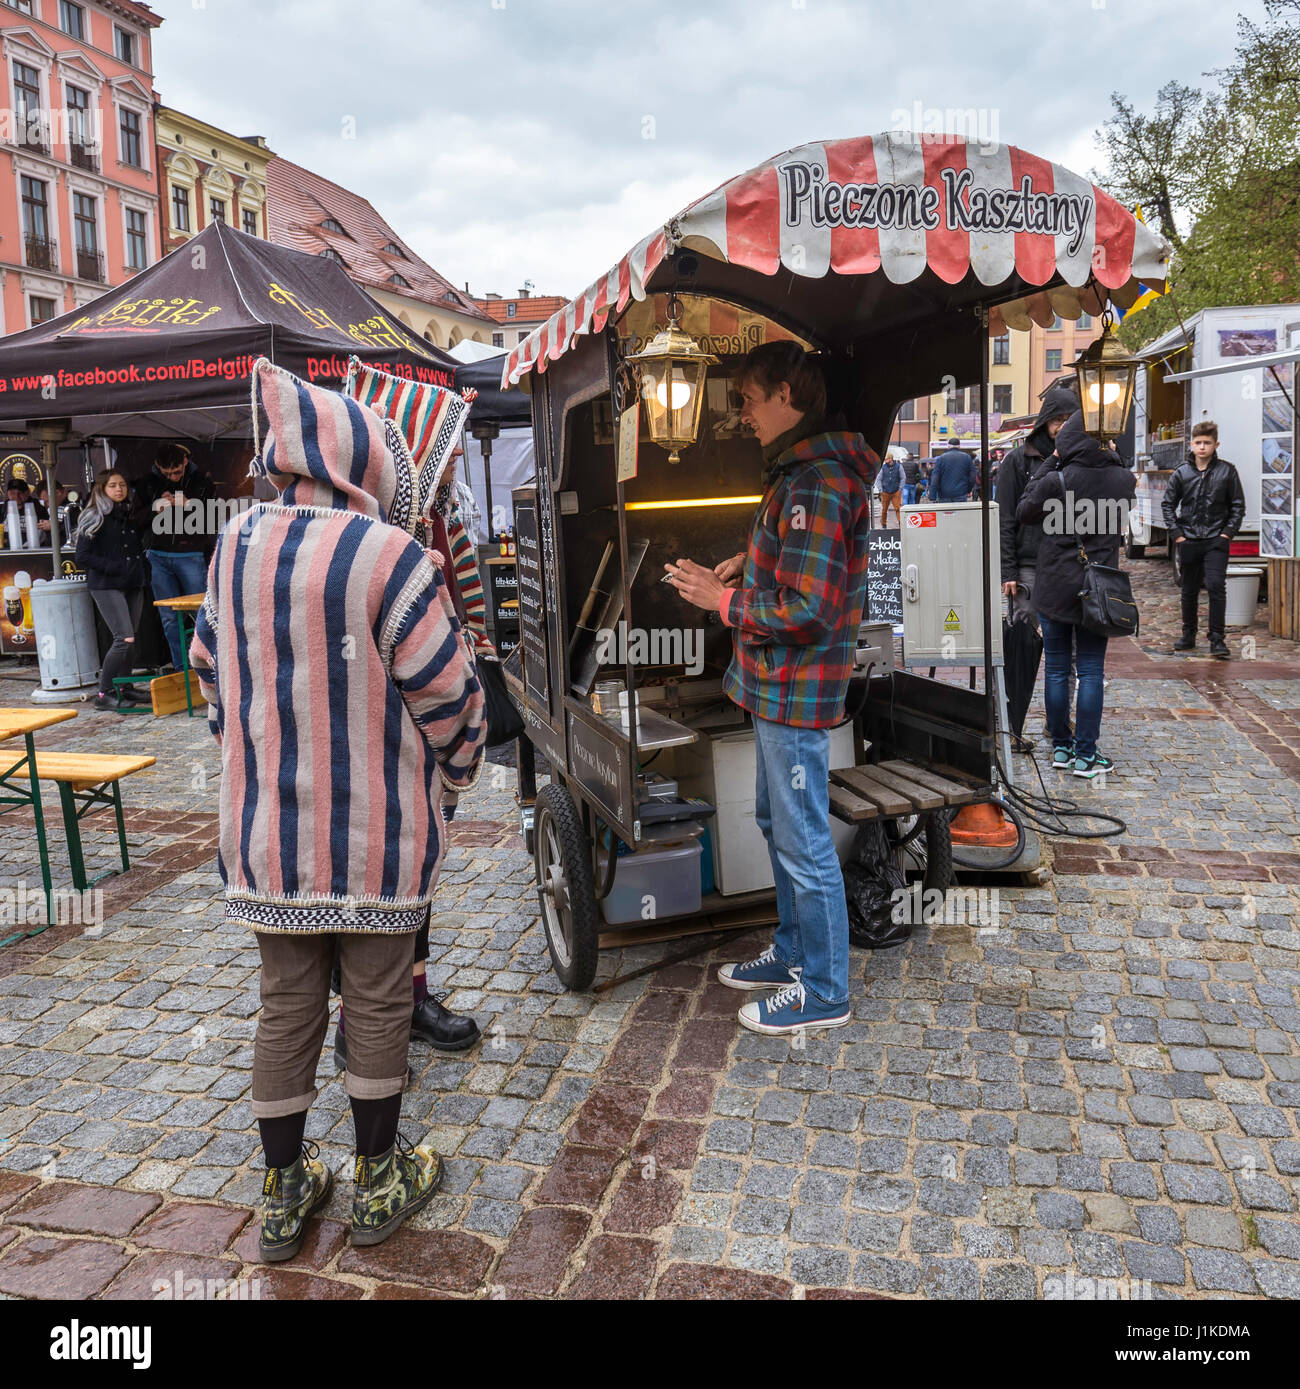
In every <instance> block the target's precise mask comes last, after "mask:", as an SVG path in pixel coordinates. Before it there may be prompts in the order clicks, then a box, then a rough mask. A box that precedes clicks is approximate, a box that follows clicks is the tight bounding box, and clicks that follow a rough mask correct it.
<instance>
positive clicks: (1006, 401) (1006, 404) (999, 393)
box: [993, 386, 1011, 415]
mask: <svg viewBox="0 0 1300 1389" xmlns="http://www.w3.org/2000/svg"><path fill="white" fill-rule="evenodd" d="M993 413H994V414H995V415H1009V414H1010V413H1011V387H1010V386H994V387H993Z"/></svg>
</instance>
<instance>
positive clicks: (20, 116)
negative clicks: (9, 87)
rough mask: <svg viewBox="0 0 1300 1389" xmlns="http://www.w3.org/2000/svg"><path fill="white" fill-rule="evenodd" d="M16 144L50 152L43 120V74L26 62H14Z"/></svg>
mask: <svg viewBox="0 0 1300 1389" xmlns="http://www.w3.org/2000/svg"><path fill="white" fill-rule="evenodd" d="M14 124H15V126H16V129H15V131H14V135H15V137H16V138H15V144H17V145H19V146H24V147H26V148H27V149H33V150H38V151H39V152H40V153H41V154H49V152H50V147H49V144H48V143H47V141H46V135H45V127H44V122H43V121H42V120H41V75H40V73H39V72H37V70H36V69H35V68H32V67H28V66H27V64H26V63H15V64H14Z"/></svg>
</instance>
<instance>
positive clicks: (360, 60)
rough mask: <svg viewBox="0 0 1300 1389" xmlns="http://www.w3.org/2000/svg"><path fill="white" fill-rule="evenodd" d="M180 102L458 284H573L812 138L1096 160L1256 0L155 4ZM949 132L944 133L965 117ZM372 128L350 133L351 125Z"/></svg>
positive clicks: (160, 61) (514, 288)
mask: <svg viewBox="0 0 1300 1389" xmlns="http://www.w3.org/2000/svg"><path fill="white" fill-rule="evenodd" d="M155 7H156V9H157V10H158V11H159V12H160V13H162V14H163V15H164V16H165V17H166V22H165V23H164V24H163V26H162V28H161V29H160V30H158V31H157V34H156V37H155V47H154V70H155V85H156V87H157V90H158V92H159V94H160V96H161V98H162V100H163V101H164V102H165V103H166V104H167V105H169V106H174V107H177V108H179V109H181V110H183V111H186V112H188V113H189V114H191V115H194V116H197V117H200V118H202V119H204V120H207V121H210V122H212V123H213V124H214V125H218V126H221V127H223V128H225V129H228V130H231V131H233V132H234V133H235V134H238V135H250V134H261V135H265V136H266V138H267V140H268V141H269V142H270V145H271V148H272V149H273V150H275V151H276V153H278V154H282V155H284V157H285V158H287V159H291V160H293V161H294V162H295V163H298V164H303V165H305V166H307V167H308V168H310V169H313V170H315V171H316V172H317V173H319V174H323V175H324V176H325V177H327V178H330V179H333V180H335V181H336V182H338V183H341V184H344V185H345V186H346V187H349V188H351V189H353V190H355V191H356V192H358V193H361V194H363V195H364V196H366V197H368V198H369V199H370V201H371V202H372V203H374V205H375V206H376V207H377V208H378V209H379V211H380V212H381V213H382V214H383V216H384V217H385V218H386V219H387V220H388V221H389V222H390V223H391V225H392V226H393V228H394V229H395V230H396V231H397V233H398V234H399V235H400V236H401V237H402V238H403V239H404V240H405V241H407V242H408V243H409V244H410V245H411V246H412V247H413V248H414V249H415V250H417V251H418V252H419V253H420V254H421V255H422V256H424V258H425V259H426V260H428V261H429V262H430V263H431V264H432V265H434V266H435V267H436V268H437V269H438V270H439V271H441V272H442V273H443V274H444V275H446V276H447V277H448V278H449V279H451V280H452V281H453V282H455V283H456V284H458V285H464V284H465V282H466V281H469V283H470V287H471V289H472V290H473V292H474V293H475V294H479V295H481V294H483V293H485V292H487V291H489V290H494V291H496V292H498V293H501V294H504V295H514V294H516V293H517V292H518V290H519V288H520V286H521V285H522V284H523V282H524V281H525V280H526V279H530V280H532V281H533V283H534V285H535V287H536V292H537V293H539V294H546V293H549V294H564V295H566V296H567V295H573V294H577V293H579V292H580V291H581V290H582V289H584V288H585V287H586V286H587V285H588V284H590V283H591V282H592V281H593V280H594V279H595V278H596V277H597V276H598V275H599V274H601V273H603V272H604V271H605V270H606V269H608V267H609V266H610V265H611V264H613V263H614V262H615V261H616V260H617V259H618V258H619V257H620V256H621V255H623V254H624V252H626V251H627V250H628V249H629V248H630V247H631V246H632V245H633V244H634V243H635V242H636V241H638V240H640V238H641V237H643V236H644V235H646V234H647V233H648V232H649V231H650V230H651V229H652V228H654V227H656V226H658V225H660V224H662V223H663V222H665V221H666V220H667V219H668V218H669V217H670V216H672V215H673V214H674V213H676V212H678V211H680V209H681V208H682V207H683V206H685V205H686V204H687V203H689V202H691V201H692V200H693V199H695V198H697V197H699V196H700V195H701V194H704V193H707V192H708V191H709V190H710V189H712V188H714V187H716V186H717V185H718V184H719V183H721V182H723V181H724V180H726V179H729V178H731V177H733V176H734V175H736V174H738V173H741V172H742V171H744V170H745V169H748V168H750V167H752V166H753V165H755V164H759V163H762V162H763V161H764V160H765V159H768V158H770V157H771V156H773V155H775V154H778V153H780V152H781V151H782V150H785V149H789V148H791V147H792V146H795V145H799V144H803V143H804V142H805V141H808V140H821V139H834V138H840V137H844V136H849V135H865V134H874V133H876V132H878V131H882V130H888V129H891V128H905V127H912V126H913V123H914V122H913V114H914V112H917V111H919V112H920V113H921V124H922V126H923V128H931V129H934V128H937V127H936V126H935V125H934V124H933V122H934V121H935V119H936V116H935V114H934V113H938V112H946V111H954V112H958V111H959V112H962V113H965V112H966V111H968V110H970V109H971V108H974V109H975V110H976V112H977V113H978V114H977V117H976V119H977V120H978V121H979V122H980V123H981V124H980V125H979V133H980V134H981V135H986V136H987V137H989V138H991V139H996V140H999V141H1001V142H1003V143H1006V144H1013V145H1019V146H1022V147H1023V148H1025V149H1028V150H1031V151H1032V152H1033V153H1035V154H1039V155H1042V156H1045V157H1046V158H1049V159H1052V160H1055V161H1056V162H1058V163H1061V164H1064V165H1066V166H1067V167H1068V168H1072V169H1074V170H1076V171H1078V172H1079V173H1082V174H1087V173H1089V172H1090V171H1091V170H1092V169H1093V168H1095V167H1096V165H1097V162H1098V152H1097V149H1096V146H1095V144H1094V141H1093V132H1094V130H1096V128H1097V127H1098V125H1100V123H1101V122H1102V121H1103V120H1104V119H1105V117H1106V114H1107V111H1108V108H1109V94H1110V92H1111V91H1115V90H1118V91H1121V92H1123V93H1125V94H1126V95H1128V96H1130V97H1131V98H1132V99H1133V100H1134V101H1135V102H1137V103H1138V104H1139V106H1142V107H1149V106H1150V105H1151V103H1152V100H1153V98H1154V95H1155V92H1156V89H1157V88H1158V87H1159V86H1160V85H1161V84H1162V83H1163V82H1165V81H1167V80H1168V79H1170V78H1178V79H1180V80H1182V81H1187V82H1195V81H1199V80H1200V79H1201V74H1203V73H1204V72H1205V71H1206V70H1207V69H1209V68H1212V67H1216V66H1220V65H1221V64H1222V63H1224V62H1226V61H1227V60H1228V59H1229V58H1230V56H1231V54H1232V49H1233V41H1234V35H1235V19H1236V15H1237V13H1238V12H1244V13H1245V14H1247V15H1249V16H1250V17H1252V18H1255V19H1259V18H1261V17H1262V13H1263V6H1262V4H1261V3H1258V0H929V3H927V2H926V0H913V2H912V3H907V4H903V3H897V4H895V3H884V2H883V0H693V2H692V3H686V2H685V0H659V2H658V3H656V0H365V3H363V4H356V3H347V2H345V0H269V3H268V0H190V3H188V4H187V3H185V0H155ZM948 128H951V126H949V127H948ZM353 130H355V136H354V137H352V138H349V134H350V132H351V131H353Z"/></svg>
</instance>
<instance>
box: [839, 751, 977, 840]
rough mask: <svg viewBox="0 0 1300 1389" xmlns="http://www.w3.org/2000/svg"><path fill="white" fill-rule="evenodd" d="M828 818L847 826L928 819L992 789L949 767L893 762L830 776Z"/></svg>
mask: <svg viewBox="0 0 1300 1389" xmlns="http://www.w3.org/2000/svg"><path fill="white" fill-rule="evenodd" d="M830 790H831V814H832V815H834V816H835V817H836V818H837V819H839V820H846V821H848V823H849V824H853V825H856V824H859V823H860V822H861V821H863V820H875V819H877V818H879V819H882V820H895V819H901V818H903V817H904V816H909V815H928V814H929V813H930V812H931V811H934V810H943V809H946V808H947V807H949V806H963V805H973V804H974V803H975V802H976V801H982V800H987V799H988V797H989V796H990V795H991V794H992V792H993V788H992V787H991V786H989V785H988V784H987V783H982V782H980V781H978V780H977V779H976V778H975V777H971V776H968V775H967V774H966V773H965V772H959V771H957V770H955V769H954V768H952V767H921V766H918V765H917V764H916V763H914V762H905V761H903V760H901V759H898V758H895V759H893V760H892V761H889V762H879V763H875V764H873V765H871V766H866V767H844V768H843V769H841V770H840V771H837V772H832V773H831V788H830Z"/></svg>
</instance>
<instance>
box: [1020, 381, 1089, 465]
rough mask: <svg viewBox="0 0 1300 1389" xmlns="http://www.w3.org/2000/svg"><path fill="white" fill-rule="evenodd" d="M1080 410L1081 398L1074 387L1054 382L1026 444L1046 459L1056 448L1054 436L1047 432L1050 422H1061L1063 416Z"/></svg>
mask: <svg viewBox="0 0 1300 1389" xmlns="http://www.w3.org/2000/svg"><path fill="white" fill-rule="evenodd" d="M1078 408H1079V397H1078V395H1077V394H1076V392H1075V390H1074V387H1073V386H1071V385H1069V384H1068V383H1064V382H1061V381H1053V382H1052V384H1051V385H1050V386H1049V387H1048V388H1047V394H1046V395H1045V396H1044V397H1043V405H1042V409H1041V410H1039V412H1038V418H1037V419H1036V420H1035V421H1034V427H1033V429H1031V430H1030V431H1029V437H1028V438H1027V439H1026V440H1025V443H1026V444H1027V445H1029V446H1031V447H1032V448H1033V449H1034V450H1035V452H1037V453H1038V454H1039V455H1040V456H1041V457H1043V458H1046V457H1047V456H1048V455H1049V454H1050V453H1051V452H1052V451H1053V449H1055V447H1056V445H1055V444H1054V443H1053V441H1052V436H1051V435H1050V434H1048V432H1047V423H1048V421H1049V420H1059V419H1060V418H1061V416H1062V415H1066V416H1069V415H1073V414H1074V413H1075V411H1076V410H1078Z"/></svg>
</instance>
